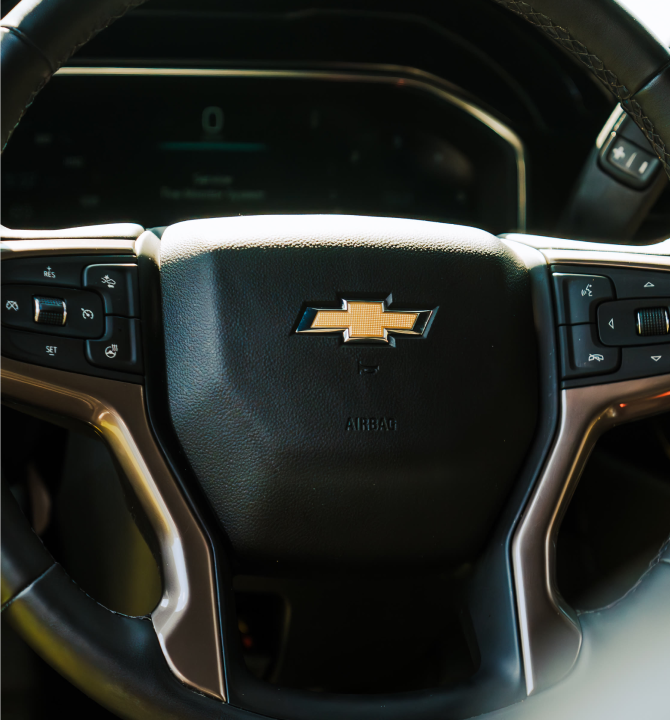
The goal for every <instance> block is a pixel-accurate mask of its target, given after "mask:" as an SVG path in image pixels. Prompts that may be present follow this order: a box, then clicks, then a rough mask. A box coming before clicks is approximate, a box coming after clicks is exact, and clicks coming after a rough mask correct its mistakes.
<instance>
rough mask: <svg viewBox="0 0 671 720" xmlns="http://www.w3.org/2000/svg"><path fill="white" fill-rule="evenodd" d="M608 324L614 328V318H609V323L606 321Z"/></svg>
mask: <svg viewBox="0 0 671 720" xmlns="http://www.w3.org/2000/svg"><path fill="white" fill-rule="evenodd" d="M608 325H609V326H610V327H612V328H613V330H615V318H611V319H610V321H609V323H608Z"/></svg>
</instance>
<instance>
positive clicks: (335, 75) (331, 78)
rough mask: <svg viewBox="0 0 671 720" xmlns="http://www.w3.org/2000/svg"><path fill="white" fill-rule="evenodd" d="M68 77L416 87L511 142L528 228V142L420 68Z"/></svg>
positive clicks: (90, 71)
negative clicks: (286, 80)
mask: <svg viewBox="0 0 671 720" xmlns="http://www.w3.org/2000/svg"><path fill="white" fill-rule="evenodd" d="M59 75H65V76H86V75H92V76H102V75H108V76H109V75H111V76H154V77H233V78H270V79H272V78H277V79H289V80H323V81H327V82H353V83H378V84H381V85H398V86H405V87H412V88H415V89H418V90H422V91H424V92H428V93H430V94H432V95H434V96H436V97H438V98H440V99H441V100H443V101H444V102H447V103H449V104H450V105H453V106H454V107H458V108H459V109H460V110H463V111H464V112H465V113H467V114H468V115H470V116H471V117H473V118H475V119H476V120H478V121H479V122H480V123H482V124H483V125H484V126H485V127H487V128H489V129H490V130H491V131H492V132H494V133H496V134H497V135H498V136H499V137H500V138H501V139H502V140H504V141H505V142H507V143H508V145H510V147H511V148H512V150H513V152H514V154H515V163H516V166H517V198H518V202H517V226H518V228H519V230H520V231H521V232H524V230H525V229H526V222H527V221H526V216H527V190H526V188H527V181H526V158H525V149H524V143H523V142H522V139H521V138H520V136H519V135H517V133H515V131H514V130H512V129H511V128H510V127H508V125H506V124H505V123H504V122H503V121H502V120H499V119H498V118H497V117H495V116H494V115H492V114H491V113H489V112H488V111H487V110H484V109H483V108H481V107H479V106H478V105H477V104H476V103H475V102H474V101H473V100H472V99H471V98H469V97H467V96H466V94H465V93H464V92H463V91H461V90H460V89H459V88H457V87H456V86H454V85H452V84H451V83H450V82H448V81H447V80H443V78H440V77H438V76H437V75H433V74H431V73H428V72H425V71H423V70H419V69H418V68H413V67H406V66H402V65H381V64H347V65H345V66H342V65H335V64H334V65H333V66H331V69H328V70H316V69H313V70H308V69H292V70H270V69H268V70H249V69H248V70H243V69H233V68H228V69H225V68H151V67H132V68H124V67H63V68H61V69H60V70H59V71H58V72H57V73H56V75H55V76H56V77H58V76H59Z"/></svg>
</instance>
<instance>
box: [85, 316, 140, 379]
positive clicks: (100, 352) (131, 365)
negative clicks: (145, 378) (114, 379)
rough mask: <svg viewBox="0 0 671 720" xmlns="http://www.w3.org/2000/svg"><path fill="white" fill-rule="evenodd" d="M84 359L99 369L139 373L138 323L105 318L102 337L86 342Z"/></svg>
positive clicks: (126, 319) (124, 319)
mask: <svg viewBox="0 0 671 720" xmlns="http://www.w3.org/2000/svg"><path fill="white" fill-rule="evenodd" d="M86 357H87V359H88V361H89V362H90V363H91V364H93V365H97V366H98V367H101V368H107V369H109V370H120V371H123V372H134V373H141V372H142V355H141V345H140V321H139V320H130V319H129V318H123V317H111V316H107V317H106V318H105V334H104V335H103V337H102V338H101V339H100V340H87V341H86Z"/></svg>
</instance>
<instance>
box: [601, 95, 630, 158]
mask: <svg viewBox="0 0 671 720" xmlns="http://www.w3.org/2000/svg"><path fill="white" fill-rule="evenodd" d="M624 114H625V112H624V109H623V108H622V105H620V103H618V104H617V105H616V106H615V107H614V108H613V112H612V113H611V114H610V116H609V117H608V120H606V124H605V125H604V126H603V127H602V128H601V131H600V132H599V134H598V135H597V136H596V146H597V148H598V149H599V150H601V148H602V147H603V145H604V143H605V142H606V140H608V138H609V137H610V134H611V132H612V131H613V128H614V127H615V125H617V122H618V120H619V119H620V118H621V117H622V116H623V115H624Z"/></svg>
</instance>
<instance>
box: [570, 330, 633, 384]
mask: <svg viewBox="0 0 671 720" xmlns="http://www.w3.org/2000/svg"><path fill="white" fill-rule="evenodd" d="M559 332H560V336H561V344H562V346H563V347H564V348H566V352H564V353H562V377H565V378H574V377H586V376H588V375H603V374H606V373H612V372H615V370H617V369H618V367H619V366H620V349H619V348H612V347H605V346H603V345H601V343H600V342H599V339H598V337H597V333H596V327H595V325H593V324H591V323H587V324H585V325H568V326H563V327H560V328H559Z"/></svg>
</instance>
